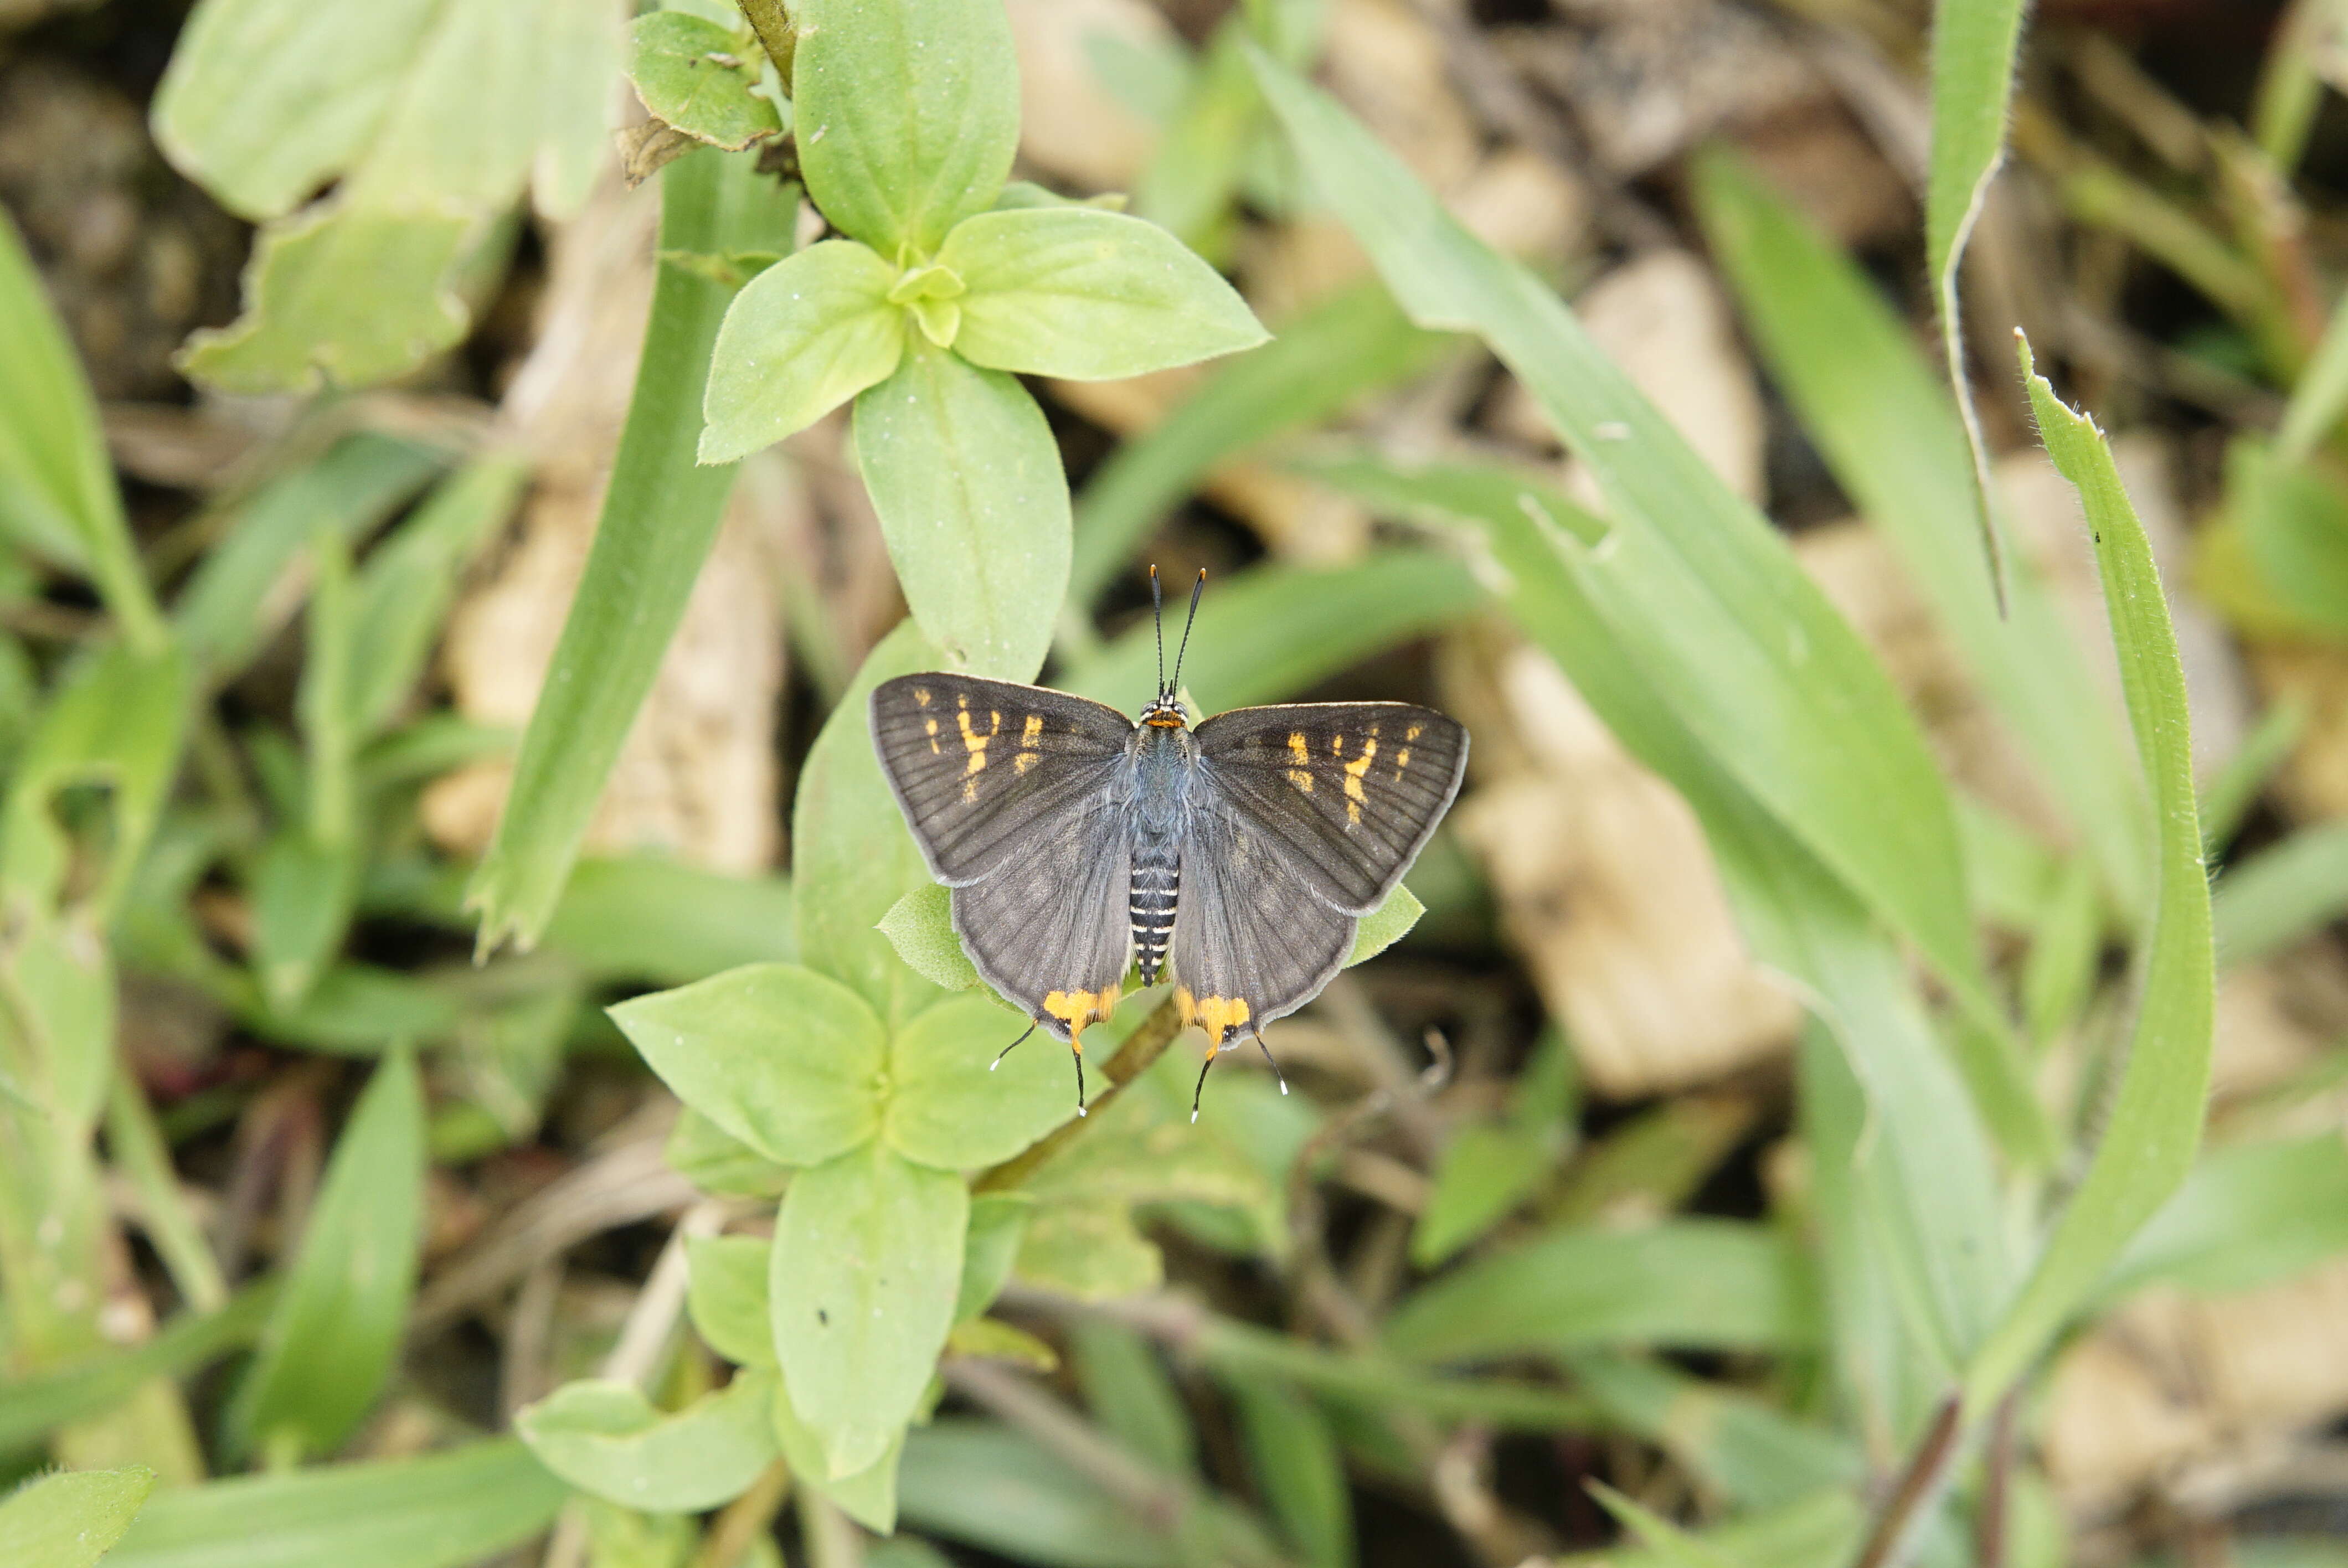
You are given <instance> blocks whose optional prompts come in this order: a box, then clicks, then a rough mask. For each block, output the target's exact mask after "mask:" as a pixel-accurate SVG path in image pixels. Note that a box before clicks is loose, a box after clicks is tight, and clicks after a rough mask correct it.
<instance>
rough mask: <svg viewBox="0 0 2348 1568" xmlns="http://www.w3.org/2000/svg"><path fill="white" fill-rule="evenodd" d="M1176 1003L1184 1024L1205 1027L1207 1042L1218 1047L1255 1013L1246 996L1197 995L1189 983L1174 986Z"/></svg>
mask: <svg viewBox="0 0 2348 1568" xmlns="http://www.w3.org/2000/svg"><path fill="white" fill-rule="evenodd" d="M1174 1006H1175V1009H1176V1010H1177V1011H1179V1013H1180V1014H1181V1015H1182V1021H1183V1022H1184V1023H1186V1024H1196V1025H1198V1026H1199V1027H1200V1029H1202V1030H1206V1031H1207V1042H1208V1043H1209V1044H1210V1045H1213V1046H1215V1047H1217V1048H1218V1049H1220V1047H1221V1046H1222V1044H1223V1042H1224V1041H1225V1040H1229V1039H1231V1036H1233V1035H1235V1034H1237V1033H1238V1032H1239V1031H1240V1030H1241V1029H1243V1028H1245V1027H1246V1025H1247V1021H1248V1020H1249V1018H1250V1017H1251V1016H1252V1014H1251V1010H1250V1009H1249V1007H1248V1005H1247V1002H1246V1001H1245V999H1242V998H1240V997H1200V996H1193V995H1191V994H1190V988H1189V987H1188V986H1176V987H1175V988H1174Z"/></svg>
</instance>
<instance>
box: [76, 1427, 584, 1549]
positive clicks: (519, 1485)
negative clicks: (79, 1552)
mask: <svg viewBox="0 0 2348 1568" xmlns="http://www.w3.org/2000/svg"><path fill="white" fill-rule="evenodd" d="M570 1495H571V1490H570V1488H568V1487H566V1486H564V1485H563V1484H562V1482H561V1481H557V1480H556V1479H555V1478H554V1477H553V1476H551V1475H550V1474H548V1473H547V1471H546V1469H545V1467H544V1466H542V1465H541V1464H540V1463H539V1462H538V1460H536V1459H534V1458H532V1457H531V1456H530V1450H528V1449H526V1448H524V1447H523V1446H522V1445H521V1444H520V1443H519V1442H515V1441H512V1440H499V1441H495V1442H479V1443H469V1444H466V1445H464V1446H463V1447H460V1448H455V1449H450V1450H445V1451H443V1452H440V1453H435V1454H429V1455H427V1456H425V1457H424V1458H422V1459H403V1460H378V1461H374V1462H369V1463H364V1464H340V1465H329V1466H322V1467H320V1468H318V1469H315V1470H304V1471H292V1472H289V1473H287V1474H283V1475H266V1476H248V1477H243V1478H241V1479H239V1480H235V1481H209V1482H207V1483H205V1484H204V1485H202V1486H193V1487H180V1488H176V1489H171V1490H168V1491H163V1492H161V1493H159V1494H158V1495H157V1496H155V1497H154V1498H152V1499H150V1500H149V1501H148V1504H147V1506H146V1507H145V1508H144V1509H142V1510H141V1511H140V1512H139V1517H138V1519H137V1520H135V1521H134V1522H132V1524H131V1526H130V1532H129V1534H128V1535H126V1536H125V1537H123V1541H122V1544H121V1545H119V1546H118V1547H116V1548H115V1549H114V1553H113V1555H111V1556H109V1557H108V1558H107V1560H106V1568H317V1565H318V1564H319V1563H334V1564H335V1568H469V1564H472V1563H480V1562H484V1561H486V1560H489V1559H490V1558H494V1557H495V1556H497V1555H498V1553H500V1552H503V1551H504V1550H506V1549H507V1548H508V1547H510V1546H514V1545H518V1544H519V1543H520V1542H523V1541H525V1540H527V1539H528V1538H529V1537H530V1536H532V1535H534V1534H536V1533H537V1532H540V1531H541V1530H543V1529H545V1528H546V1526H547V1525H548V1523H550V1522H551V1521H552V1520H553V1518H554V1514H555V1511H556V1510H557V1509H559V1508H561V1506H562V1501H563V1499H565V1498H566V1497H568V1496H570ZM264 1525H265V1528H263V1526H264Z"/></svg>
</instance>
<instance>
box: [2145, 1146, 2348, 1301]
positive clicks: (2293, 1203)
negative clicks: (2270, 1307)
mask: <svg viewBox="0 0 2348 1568" xmlns="http://www.w3.org/2000/svg"><path fill="white" fill-rule="evenodd" d="M2343 1252H2348V1144H2343V1143H2342V1142H2341V1140H2340V1137H2339V1135H2338V1134H2337V1133H2336V1132H2319V1133H2317V1134H2316V1135H2315V1136H2313V1137H2312V1138H2294V1139H2289V1140H2274V1141H2270V1142H2264V1143H2235V1144H2230V1145H2228V1146H2226V1147H2224V1148H2219V1149H2212V1150H2211V1151H2210V1152H2209V1153H2208V1154H2207V1155H2205V1156H2203V1158H2202V1160H2201V1162H2200V1163H2199V1164H2197V1165H2195V1166H2194V1167H2193V1173H2192V1174H2191V1175H2189V1176H2188V1177H2186V1178H2185V1184H2184V1185H2183V1186H2181V1187H2179V1188H2178V1189H2177V1194H2176V1195H2175V1196H2174V1197H2172V1198H2170V1199H2169V1200H2168V1203H2167V1204H2164V1205H2163V1206H2162V1208H2161V1210H2160V1212H2159V1213H2158V1214H2154V1215H2153V1216H2152V1218H2151V1219H2149V1220H2147V1221H2146V1222H2145V1226H2144V1228H2143V1229H2142V1230H2140V1231H2138V1232H2137V1233H2136V1236H2135V1239H2133V1240H2132V1241H2130V1242H2129V1243H2128V1246H2127V1251H2126V1252H2124V1253H2122V1254H2121V1255H2120V1257H2119V1260H2118V1261H2117V1262H2116V1263H2115V1264H2114V1265H2113V1266H2112V1270H2111V1272H2110V1273H2109V1274H2108V1275H2106V1276H2105V1277H2104V1281H2103V1284H2102V1286H2101V1287H2100V1289H2099V1291H2098V1294H2099V1296H2101V1297H2102V1298H2104V1299H2106V1300H2117V1299H2118V1298H2119V1297H2120V1296H2124V1295H2126V1294H2127V1292H2129V1291H2131V1290H2135V1289H2137V1288H2138V1287H2140V1286H2146V1285H2150V1284H2154V1283H2162V1284H2169V1285H2178V1286H2183V1287H2185V1288H2186V1289H2188V1290H2195V1291H2203V1292H2208V1293H2210V1294H2218V1293H2232V1292H2236V1291H2244V1290H2256V1289H2259V1288H2260V1287H2261V1286H2268V1285H2272V1284H2275V1283H2277V1282H2278V1281H2281V1280H2285V1279H2289V1278H2291V1276H2293V1275H2296V1274H2300V1273H2302V1272H2303V1271H2305V1270H2307V1269H2310V1268H2312V1267H2314V1266H2316V1265H2317V1264H2319V1263H2322V1262H2323V1261H2324V1260H2325V1259H2327V1258H2331V1257H2334V1256H2337V1255H2339V1254H2341V1253H2343Z"/></svg>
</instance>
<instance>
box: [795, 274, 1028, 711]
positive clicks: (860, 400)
mask: <svg viewBox="0 0 2348 1568" xmlns="http://www.w3.org/2000/svg"><path fill="white" fill-rule="evenodd" d="M771 275H772V274H771V273H769V274H767V276H771ZM760 281H762V282H763V281H764V279H763V278H762V279H761V280H760ZM752 286H753V287H756V286H757V285H756V284H755V283H754V284H753V285H752ZM856 461H857V466H859V467H860V469H862V471H863V474H864V485H865V488H866V489H868V490H870V492H871V495H872V507H873V509H874V510H875V511H877V512H878V513H880V534H881V537H882V538H885V539H886V540H887V541H888V543H889V559H890V560H891V562H892V563H893V564H894V565H895V566H896V569H897V580H898V581H899V582H901V583H902V584H903V585H904V589H905V603H906V604H907V605H908V606H909V607H911V610H912V611H913V619H914V620H918V621H920V622H921V625H922V631H923V632H924V633H925V634H926V635H927V636H928V637H929V639H930V641H932V642H934V643H936V644H937V645H938V647H939V648H941V649H942V650H943V651H944V652H945V656H946V661H947V663H948V665H949V666H950V667H951V668H953V669H958V670H967V671H970V672H972V673H973V674H977V675H990V676H993V677H994V678H995V679H997V680H1002V681H1032V680H1034V679H1035V671H1037V670H1038V669H1040V668H1042V666H1043V663H1044V654H1045V650H1047V649H1048V648H1050V646H1051V644H1052V631H1053V628H1054V626H1055V624H1056V621H1057V620H1058V617H1059V610H1060V601H1061V600H1062V599H1063V598H1064V597H1065V596H1066V592H1067V587H1068V484H1067V479H1066V476H1065V475H1064V474H1062V472H1061V471H1060V447H1059V443H1058V442H1057V441H1056V440H1055V439H1054V438H1053V436H1052V428H1051V426H1050V425H1048V424H1046V423H1045V419H1044V411H1043V410H1042V409H1040V408H1038V407H1036V406H1035V399H1034V398H1033V397H1030V396H1029V395H1027V391H1026V389H1025V387H1023V386H1021V385H1020V384H1018V382H1016V381H1014V380H1013V379H1012V378H1011V377H1010V376H1009V375H1006V374H1004V373H1003V372H1002V371H999V370H981V369H978V368H977V367H976V366H974V365H973V364H970V363H969V362H968V361H967V360H964V359H963V358H962V357H960V356H959V355H957V354H948V353H946V352H945V351H944V350H942V349H940V348H938V347H936V346H935V345H933V344H932V343H930V341H929V340H928V339H927V338H924V337H918V336H916V337H913V338H911V340H910V341H909V342H908V343H907V344H906V348H905V354H904V357H903V359H902V360H901V362H900V363H899V364H898V365H897V369H896V373H895V374H892V375H891V376H890V377H889V379H888V380H886V381H884V382H882V383H880V384H879V385H878V386H874V387H870V388H868V389H867V390H866V391H864V392H863V393H861V394H860V395H858V397H857V399H856Z"/></svg>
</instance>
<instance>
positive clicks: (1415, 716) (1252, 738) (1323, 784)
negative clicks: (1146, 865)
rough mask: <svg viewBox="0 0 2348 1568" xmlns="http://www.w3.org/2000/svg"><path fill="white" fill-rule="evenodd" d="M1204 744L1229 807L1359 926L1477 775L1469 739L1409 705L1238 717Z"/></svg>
mask: <svg viewBox="0 0 2348 1568" xmlns="http://www.w3.org/2000/svg"><path fill="white" fill-rule="evenodd" d="M1198 736H1199V753H1200V759H1199V771H1200V774H1202V775H1204V776H1205V777H1206V778H1207V779H1208V780H1210V782H1211V784H1212V785H1213V787H1214V792H1215V794H1216V795H1217V796H1218V797H1219V798H1220V800H1221V801H1222V802H1223V803H1224V804H1225V805H1226V807H1227V809H1229V810H1230V811H1231V813H1232V814H1233V815H1237V816H1238V817H1239V818H1240V819H1241V821H1242V822H1244V823H1246V824H1247V825H1250V826H1251V827H1252V829H1253V830H1254V831H1255V833H1256V834H1258V835H1261V836H1262V838H1263V839H1264V840H1265V842H1266V843H1267V845H1269V846H1270V847H1271V848H1272V849H1273V850H1276V851H1277V852H1278V853H1277V855H1276V856H1275V858H1277V859H1278V860H1279V861H1281V862H1282V864H1283V865H1284V866H1287V867H1288V868H1290V869H1291V870H1292V872H1293V873H1294V875H1295V876H1296V878H1297V880H1299V881H1300V882H1302V883H1303V886H1306V887H1308V888H1309V889H1311V891H1312V892H1313V893H1314V894H1315V895H1317V896H1318V897H1320V898H1322V899H1323V900H1324V901H1325V902H1327V903H1328V904H1329V905H1331V906H1332V907H1334V908H1336V909H1338V910H1341V911H1343V912H1344V913H1346V914H1349V915H1357V916H1358V915H1366V914H1368V913H1369V912H1370V911H1371V910H1373V909H1375V908H1376V907H1378V906H1379V905H1380V904H1382V903H1384V902H1385V898H1386V896H1387V895H1388V894H1390V893H1392V892H1393V891H1394V890H1395V884H1397V883H1399V882H1400V881H1401V880H1402V876H1403V873H1404V872H1405V871H1407V870H1408V869H1409V868H1410V863H1411V861H1412V860H1413V859H1415V858H1416V856H1417V855H1418V852H1419V850H1420V848H1421V847H1422V846H1424V845H1425V844H1426V840H1427V838H1428V837H1429V836H1430V835H1432V834H1433V833H1434V832H1435V825H1436V824H1437V823H1438V822H1440V821H1441V820H1442V819H1443V814H1444V812H1445V811H1446V810H1447V809H1448V807H1449V806H1450V804H1451V799H1452V796H1454V795H1456V794H1458V793H1459V779H1460V775H1461V774H1462V773H1463V772H1465V770H1466V768H1467V765H1468V732H1467V731H1466V730H1465V729H1464V728H1462V727H1461V726H1460V724H1459V723H1457V721H1456V720H1453V719H1449V718H1446V717H1445V716H1444V715H1443V714H1441V713H1438V712H1435V711H1434V710H1433V709H1431V708H1421V707H1417V706H1416V705H1414V704H1412V703H1408V702H1296V703H1290V704H1287V705H1284V706H1281V707H1272V708H1234V709H1233V710H1231V712H1227V713H1218V714H1216V715H1215V716H1214V717H1213V718H1211V719H1209V720H1208V721H1207V722H1206V723H1202V724H1200V726H1199V730H1198ZM1189 862H1190V856H1189V855H1188V854H1186V855H1185V856H1184V877H1185V880H1186V882H1187V881H1188V880H1189V874H1190V873H1189ZM1185 913H1186V914H1187V913H1188V911H1187V910H1186V911H1185Z"/></svg>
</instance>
